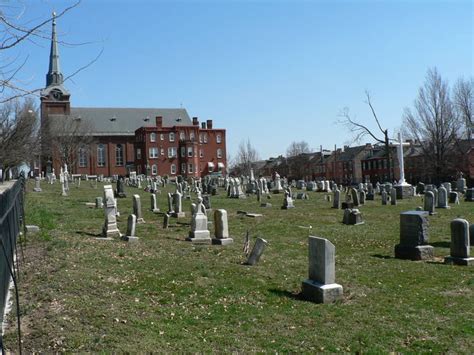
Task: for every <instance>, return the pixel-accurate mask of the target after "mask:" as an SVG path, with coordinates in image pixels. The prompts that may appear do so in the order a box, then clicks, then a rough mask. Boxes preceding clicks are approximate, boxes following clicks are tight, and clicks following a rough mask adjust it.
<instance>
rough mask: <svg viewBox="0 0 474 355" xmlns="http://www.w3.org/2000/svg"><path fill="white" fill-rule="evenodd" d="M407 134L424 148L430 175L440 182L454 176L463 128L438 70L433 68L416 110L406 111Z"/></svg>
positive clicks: (429, 72) (418, 99)
mask: <svg viewBox="0 0 474 355" xmlns="http://www.w3.org/2000/svg"><path fill="white" fill-rule="evenodd" d="M404 127H405V129H404V130H405V131H406V135H407V136H408V137H411V138H413V139H416V140H417V141H418V143H419V144H420V145H421V149H422V152H423V154H424V157H425V159H426V164H427V165H426V167H427V169H429V173H431V175H432V176H434V177H435V180H436V182H441V180H442V179H446V178H449V177H452V175H453V174H454V170H455V165H456V162H455V159H452V156H453V154H455V149H454V147H455V144H456V142H457V141H458V139H459V137H460V133H461V128H462V121H461V119H460V118H459V116H458V115H457V114H456V111H455V108H454V105H453V103H452V101H451V98H450V95H449V89H448V83H447V82H446V81H444V80H443V79H442V78H441V75H440V74H439V73H438V71H437V69H436V68H433V69H429V70H428V72H427V75H426V80H425V83H424V85H423V86H422V87H420V89H419V91H418V97H417V98H416V99H415V101H414V103H413V110H411V109H409V108H406V109H405V112H404Z"/></svg>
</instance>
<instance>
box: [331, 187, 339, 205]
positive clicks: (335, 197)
mask: <svg viewBox="0 0 474 355" xmlns="http://www.w3.org/2000/svg"><path fill="white" fill-rule="evenodd" d="M332 208H336V209H341V191H340V190H337V189H336V190H334V195H333V202H332Z"/></svg>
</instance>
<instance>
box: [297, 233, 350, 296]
mask: <svg viewBox="0 0 474 355" xmlns="http://www.w3.org/2000/svg"><path fill="white" fill-rule="evenodd" d="M335 254H336V248H335V246H334V244H332V243H331V242H330V241H329V240H327V239H324V238H319V237H312V236H310V237H309V238H308V260H309V268H308V269H309V270H308V271H309V272H308V274H309V277H308V279H307V280H305V281H303V283H302V296H303V298H305V299H307V300H310V301H312V302H316V303H332V302H335V301H337V300H340V299H342V294H343V289H342V286H341V285H339V284H336V283H335V282H336V266H335Z"/></svg>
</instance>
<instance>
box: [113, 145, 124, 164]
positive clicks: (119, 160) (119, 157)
mask: <svg viewBox="0 0 474 355" xmlns="http://www.w3.org/2000/svg"><path fill="white" fill-rule="evenodd" d="M115 165H116V166H123V144H117V145H116V146H115Z"/></svg>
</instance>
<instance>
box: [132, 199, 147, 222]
mask: <svg viewBox="0 0 474 355" xmlns="http://www.w3.org/2000/svg"><path fill="white" fill-rule="evenodd" d="M133 214H134V215H135V216H136V220H137V223H145V220H144V219H143V215H142V202H141V200H140V195H133Z"/></svg>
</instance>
